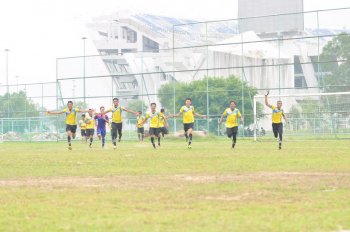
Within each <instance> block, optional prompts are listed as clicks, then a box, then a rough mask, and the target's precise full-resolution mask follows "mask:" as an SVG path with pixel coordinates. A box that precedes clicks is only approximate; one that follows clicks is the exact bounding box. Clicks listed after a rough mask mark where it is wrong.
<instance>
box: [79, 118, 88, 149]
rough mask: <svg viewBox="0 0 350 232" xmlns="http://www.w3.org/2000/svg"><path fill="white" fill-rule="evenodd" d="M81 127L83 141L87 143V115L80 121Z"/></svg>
mask: <svg viewBox="0 0 350 232" xmlns="http://www.w3.org/2000/svg"><path fill="white" fill-rule="evenodd" d="M79 127H80V133H81V141H85V143H86V141H87V138H86V123H85V114H82V115H81V119H80V120H79Z"/></svg>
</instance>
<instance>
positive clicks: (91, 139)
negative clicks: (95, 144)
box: [89, 138, 94, 147]
mask: <svg viewBox="0 0 350 232" xmlns="http://www.w3.org/2000/svg"><path fill="white" fill-rule="evenodd" d="M93 140H94V139H93V138H90V145H89V147H91V146H92V141H93Z"/></svg>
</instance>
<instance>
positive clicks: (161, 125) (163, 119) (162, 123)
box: [159, 115, 165, 127]
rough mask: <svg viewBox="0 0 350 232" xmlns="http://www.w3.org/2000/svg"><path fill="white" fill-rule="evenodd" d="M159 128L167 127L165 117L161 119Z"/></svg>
mask: <svg viewBox="0 0 350 232" xmlns="http://www.w3.org/2000/svg"><path fill="white" fill-rule="evenodd" d="M159 127H165V117H164V115H163V117H160V118H159Z"/></svg>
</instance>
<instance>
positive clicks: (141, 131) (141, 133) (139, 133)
mask: <svg viewBox="0 0 350 232" xmlns="http://www.w3.org/2000/svg"><path fill="white" fill-rule="evenodd" d="M137 113H138V114H137V118H136V128H137V136H138V138H139V142H143V138H144V137H145V127H144V125H143V123H142V122H143V120H145V117H144V116H143V115H142V112H141V111H138V112H137Z"/></svg>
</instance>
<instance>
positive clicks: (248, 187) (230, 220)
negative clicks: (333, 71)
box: [0, 138, 350, 232]
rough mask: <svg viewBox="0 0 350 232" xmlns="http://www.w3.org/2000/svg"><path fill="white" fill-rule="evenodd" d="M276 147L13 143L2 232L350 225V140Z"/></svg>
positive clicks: (1, 170) (1, 186) (0, 176)
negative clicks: (116, 147) (233, 148)
mask: <svg viewBox="0 0 350 232" xmlns="http://www.w3.org/2000/svg"><path fill="white" fill-rule="evenodd" d="M195 139H196V138H195ZM108 145H109V144H108ZM276 146H277V144H276V142H275V141H272V140H270V141H262V142H252V141H248V140H245V141H242V140H240V141H238V145H237V148H236V150H234V151H232V150H231V149H230V148H229V147H230V141H229V140H223V139H213V140H211V141H208V140H200V141H196V140H195V142H194V144H193V148H192V150H188V149H187V147H186V144H185V142H184V141H183V140H169V141H165V142H163V144H162V147H161V148H159V149H157V150H153V149H152V148H151V145H150V143H149V141H148V140H146V142H144V143H136V142H122V143H120V144H119V147H118V149H117V150H116V151H114V150H113V149H111V146H109V147H107V149H104V150H102V149H101V148H100V145H99V144H98V143H97V142H96V143H95V146H94V148H92V149H89V148H88V147H87V146H86V144H81V143H80V142H78V141H75V143H74V144H73V151H68V150H67V148H66V143H63V142H60V143H3V144H0V149H1V150H0V231H50V232H51V231H293V232H294V231H341V230H350V141H349V140H329V141H328V140H322V141H317V140H308V141H287V142H286V143H285V144H284V147H283V150H281V151H278V150H277V149H276V148H277V147H276Z"/></svg>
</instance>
